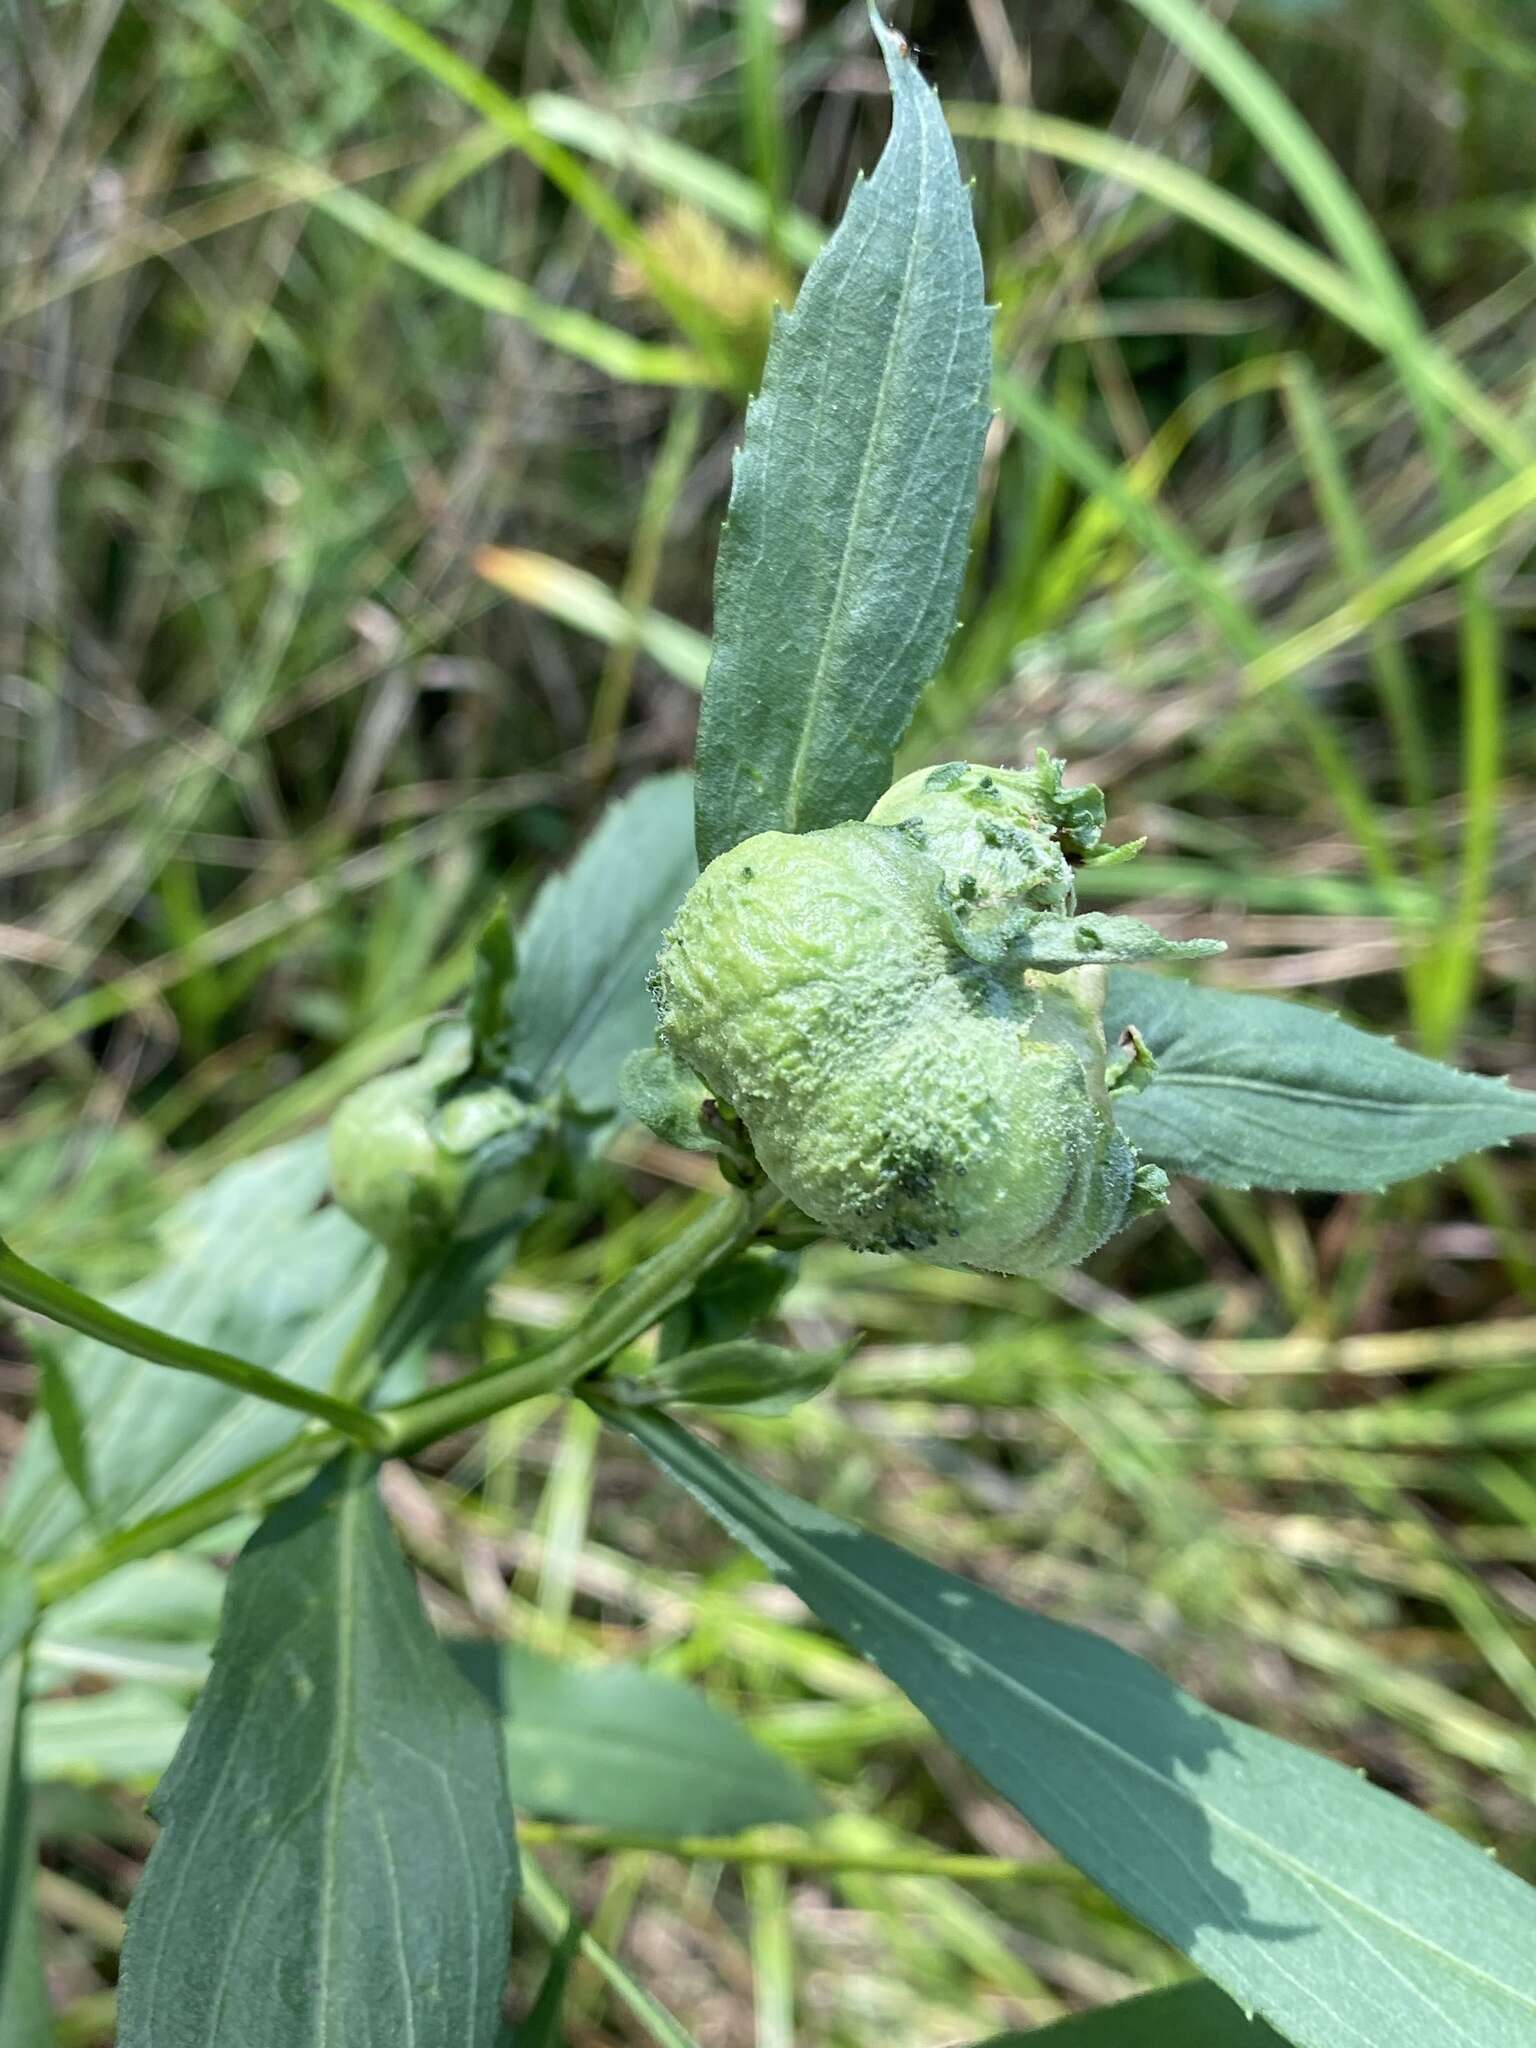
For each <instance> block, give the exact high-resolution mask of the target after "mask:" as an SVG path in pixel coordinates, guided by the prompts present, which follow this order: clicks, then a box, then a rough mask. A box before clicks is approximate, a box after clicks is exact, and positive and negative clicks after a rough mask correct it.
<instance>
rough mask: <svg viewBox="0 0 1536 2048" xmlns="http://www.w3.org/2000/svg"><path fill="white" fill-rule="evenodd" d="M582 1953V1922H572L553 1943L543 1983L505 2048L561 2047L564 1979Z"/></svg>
mask: <svg viewBox="0 0 1536 2048" xmlns="http://www.w3.org/2000/svg"><path fill="white" fill-rule="evenodd" d="M580 1954H581V1922H580V1921H579V1920H575V1919H573V1920H572V1921H571V1924H570V1926H569V1927H567V1928H566V1930H565V1932H564V1934H563V1935H562V1936H561V1937H560V1939H559V1941H558V1942H557V1943H556V1944H555V1952H554V1954H553V1955H552V1956H551V1957H550V1959H549V1968H548V1969H547V1970H546V1971H545V1973H544V1982H543V1983H542V1984H541V1985H540V1986H539V1995H538V1997H537V1998H536V1999H535V2000H534V2002H533V2006H532V2009H531V2010H530V2012H529V2014H528V2017H527V2019H525V2020H524V2021H523V2023H522V2025H521V2026H520V2027H518V2028H517V2030H516V2031H515V2032H514V2033H511V2034H509V2035H508V2036H507V2043H508V2048H563V2043H564V2039H565V2037H564V2035H563V2034H562V2032H561V2029H560V2008H561V2006H562V2005H563V2004H564V2003H565V1986H566V1980H567V1978H569V1976H570V1974H571V1965H572V1964H573V1963H574V1962H575V1960H576V1958H577V1957H578V1956H579V1955H580Z"/></svg>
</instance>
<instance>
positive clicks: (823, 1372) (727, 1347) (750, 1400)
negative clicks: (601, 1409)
mask: <svg viewBox="0 0 1536 2048" xmlns="http://www.w3.org/2000/svg"><path fill="white" fill-rule="evenodd" d="M848 1355H849V1347H848V1346H847V1345H846V1344H840V1345H838V1346H837V1347H836V1349H834V1350H829V1351H795V1350H793V1349H792V1348H790V1347H788V1346H786V1345H783V1344H767V1343H764V1342H762V1341H761V1340H760V1339H758V1338H754V1337H735V1338H731V1339H729V1340H728V1341H727V1342H725V1343H723V1344H706V1345H704V1346H703V1347H702V1348H701V1349H700V1350H697V1351H684V1352H679V1353H678V1355H677V1356H676V1357H675V1358H668V1359H666V1360H664V1361H663V1362H662V1363H661V1364H660V1365H658V1366H657V1367H656V1369H655V1370H654V1371H653V1372H648V1373H646V1374H645V1376H644V1377H643V1378H641V1379H616V1380H605V1381H604V1383H603V1385H604V1390H605V1392H606V1393H607V1394H608V1396H609V1397H610V1398H611V1399H612V1400H614V1401H617V1402H618V1404H619V1405H620V1407H623V1408H670V1407H673V1406H683V1407H690V1408H735V1409H739V1410H741V1411H742V1412H743V1413H746V1414H756V1415H787V1414H788V1412H789V1410H790V1409H791V1408H798V1407H799V1405H800V1403H801V1402H802V1401H809V1400H811V1399H812V1398H813V1397H814V1396H815V1395H817V1394H822V1393H825V1392H826V1390H827V1388H828V1387H829V1386H831V1384H832V1382H833V1380H834V1379H835V1378H836V1376H837V1373H838V1371H839V1369H840V1368H841V1367H842V1366H844V1365H846V1364H847V1363H848Z"/></svg>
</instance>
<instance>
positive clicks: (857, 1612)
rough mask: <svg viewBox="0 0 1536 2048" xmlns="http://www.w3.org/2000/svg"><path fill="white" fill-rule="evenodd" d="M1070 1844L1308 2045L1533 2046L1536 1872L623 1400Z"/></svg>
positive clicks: (701, 1493) (691, 1480)
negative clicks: (1524, 1873)
mask: <svg viewBox="0 0 1536 2048" xmlns="http://www.w3.org/2000/svg"><path fill="white" fill-rule="evenodd" d="M617 1419H620V1420H622V1422H623V1426H624V1427H625V1428H626V1429H628V1430H629V1432H630V1434H631V1435H632V1436H634V1437H635V1438H637V1439H638V1441H639V1442H640V1443H641V1444H643V1445H644V1447H645V1449H646V1450H647V1451H649V1452H650V1454H651V1456H652V1457H653V1458H654V1459H655V1460H656V1462H657V1463H658V1464H659V1465H660V1466H661V1467H662V1469H663V1470H664V1471H666V1472H668V1473H670V1474H671V1476H672V1477H673V1478H674V1479H676V1480H677V1481H678V1483H679V1484H680V1485H682V1486H684V1487H686V1488H687V1490H688V1491H689V1492H690V1493H691V1494H692V1495H693V1496H694V1498H695V1499H696V1500H698V1501H700V1502H701V1503H702V1504H703V1505H704V1507H706V1508H707V1509H708V1510H709V1512H710V1513H711V1514H712V1515H714V1516H715V1517H716V1518H717V1519H718V1520H719V1521H721V1522H722V1523H723V1524H724V1525H725V1527H726V1528H727V1529H729V1530H730V1531H731V1533H732V1534H733V1535H734V1536H736V1537H737V1538H738V1540H739V1541H741V1542H743V1543H745V1544H746V1545H747V1547H748V1548H749V1549H750V1550H752V1551H754V1552H755V1553H756V1554H757V1556H758V1557H760V1558H761V1559H762V1561H763V1563H764V1564H765V1565H767V1567H768V1569H769V1570H770V1571H771V1572H772V1573H773V1574H774V1576H775V1577H776V1578H778V1579H780V1580H782V1581H783V1583H784V1584H786V1585H788V1586H791V1587H793V1588H794V1590H795V1592H797V1593H798V1594H799V1595H800V1597H801V1599H802V1600H804V1601H805V1603H806V1604H807V1606H808V1607H810V1608H811V1610H812V1611H813V1612H814V1613H815V1614H817V1615H819V1616H820V1617H821V1619H822V1620H823V1621H824V1622H826V1624H827V1625H828V1627H829V1628H832V1629H835V1630H836V1631H837V1633H838V1634H839V1635H840V1636H842V1638H843V1639H844V1641H845V1642H847V1643H849V1644H851V1645H852V1646H853V1647H854V1648H856V1649H858V1650H860V1651H862V1652H863V1654H864V1655H865V1656H866V1657H869V1658H870V1659H871V1660H872V1661H873V1662H874V1663H876V1664H878V1665H879V1666H880V1668H881V1670H883V1671H884V1672H885V1673H886V1675H887V1676H888V1677H890V1678H892V1679H894V1680H895V1681H896V1683H897V1684H898V1685H899V1686H900V1687H901V1689H902V1691H903V1692H905V1693H906V1694H907V1695H908V1697H909V1698H910V1699H912V1700H913V1701H914V1702H915V1703H916V1704H917V1706H919V1707H920V1708H921V1709H922V1711H923V1712H924V1713H925V1714H926V1715H927V1716H928V1718H929V1720H930V1721H932V1723H933V1725H934V1727H935V1728H937V1729H938V1731H939V1732H940V1734H941V1735H943V1736H945V1737H946V1739H947V1740H948V1741H949V1742H951V1743H952V1744H953V1745H954V1747H955V1748H956V1749H957V1750H958V1751H959V1752H960V1754H961V1755H962V1756H963V1757H965V1758H966V1759H967V1760H968V1761H969V1762H970V1763H972V1764H973V1765H974V1766H975V1767H976V1769H977V1770H978V1771H980V1772H981V1773H982V1775H983V1776H984V1777H985V1778H987V1779H988V1780H989V1781H990V1783H992V1784H993V1785H995V1786H996V1788H997V1789H998V1791H999V1792H1001V1793H1002V1794H1003V1796H1004V1797H1005V1798H1007V1799H1009V1800H1011V1801H1012V1803H1013V1804H1014V1805H1015V1806H1016V1807H1017V1808H1018V1809H1019V1811H1020V1812H1021V1813H1022V1814H1024V1816H1025V1817H1026V1819H1028V1820H1030V1821H1031V1822H1033V1824H1034V1825H1035V1826H1036V1827H1038V1828H1039V1829H1040V1831H1041V1833H1042V1834H1043V1835H1045V1836H1046V1837H1047V1839H1048V1840H1050V1841H1051V1842H1054V1843H1055V1845H1056V1847H1057V1848H1058V1849H1059V1850H1060V1851H1061V1852H1062V1854H1063V1855H1064V1856H1067V1857H1068V1858H1070V1860H1071V1861H1072V1862H1073V1863H1075V1864H1077V1865H1078V1867H1079V1868H1080V1869H1082V1870H1084V1871H1086V1872H1087V1873H1088V1875H1089V1876H1090V1877H1091V1878H1093V1880H1094V1881H1095V1883H1097V1884H1099V1885H1102V1886H1103V1888H1104V1890H1105V1891H1107V1892H1108V1893H1109V1894H1110V1895H1111V1896H1112V1897H1114V1898H1116V1899H1118V1900H1119V1901H1120V1902H1121V1903H1122V1904H1123V1905H1124V1906H1125V1907H1127V1908H1128V1910H1129V1911H1131V1912H1133V1913H1135V1914H1136V1915H1137V1916H1138V1918H1140V1919H1141V1920H1143V1921H1145V1922H1146V1924H1147V1925H1148V1926H1149V1927H1151V1928H1153V1929H1154V1930H1155V1931H1156V1932H1157V1933H1159V1934H1161V1935H1163V1936H1164V1937H1165V1938H1166V1939H1167V1940H1169V1941H1171V1942H1172V1943H1173V1944H1174V1945H1175V1947H1177V1948H1179V1949H1181V1950H1182V1951H1183V1952H1184V1954H1185V1955H1187V1956H1189V1957H1190V1959H1191V1960H1192V1961H1193V1962H1194V1963H1195V1964H1196V1965H1197V1966H1198V1967H1199V1968H1200V1969H1201V1970H1203V1971H1204V1972H1205V1973H1206V1975H1207V1976H1209V1977H1211V1978H1213V1979H1214V1980H1215V1981H1216V1982H1217V1983H1218V1984H1220V1985H1222V1986H1223V1987H1224V1988H1225V1989H1226V1990H1227V1991H1228V1992H1230V1993H1231V1995H1232V1996H1233V1997H1234V1998H1235V1999H1237V2001H1238V2002H1239V2004H1240V2005H1242V2006H1243V2007H1244V2008H1245V2009H1252V2010H1253V2011H1256V2012H1259V2013H1262V2014H1263V2015H1264V2017H1265V2018H1266V2019H1268V2020H1269V2021H1271V2022H1272V2023H1273V2024H1274V2025H1275V2026H1276V2027H1277V2028H1278V2029H1279V2030H1280V2032H1281V2033H1282V2034H1284V2035H1285V2036H1286V2037H1287V2038H1288V2039H1289V2040H1291V2041H1294V2042H1296V2043H1297V2044H1298V2048H1340V2044H1341V2043H1351V2044H1354V2043H1359V2044H1361V2048H1364V2044H1367V2043H1369V2044H1371V2048H1375V2044H1377V2043H1379V2042H1390V2043H1393V2044H1396V2048H1445V2044H1446V2043H1448V2042H1458V2043H1465V2044H1467V2048H1471V2044H1473V2043H1475V2044H1476V2048H1525V2044H1527V2043H1529V2042H1530V2041H1531V2040H1532V2039H1536V1891H1533V1890H1532V1889H1531V1888H1530V1887H1529V1886H1528V1885H1524V1884H1522V1883H1521V1882H1520V1881H1519V1879H1518V1878H1515V1877H1512V1876H1511V1875H1510V1874H1509V1872H1507V1871H1504V1870H1501V1869H1500V1868H1499V1867H1498V1865H1497V1864H1495V1863H1492V1862H1490V1860H1489V1859H1488V1858H1487V1857H1486V1856H1484V1855H1482V1854H1481V1853H1480V1851H1478V1850H1477V1849H1475V1848H1474V1847H1473V1846H1472V1844H1471V1843H1470V1842H1466V1841H1463V1840H1462V1839H1461V1838H1460V1837H1459V1836H1457V1835H1454V1834H1452V1833H1451V1832H1450V1830H1449V1829H1447V1828H1442V1827H1439V1826H1437V1825H1436V1823H1435V1822H1433V1821H1431V1820H1429V1819H1427V1818H1426V1817H1425V1816H1424V1815H1423V1814H1421V1813H1417V1812H1415V1811H1414V1809H1413V1808H1412V1807H1410V1806H1408V1805H1406V1804H1404V1803H1403V1802H1402V1801H1400V1800H1397V1799H1393V1798H1391V1797H1389V1796H1388V1795H1387V1794H1386V1793H1384V1792H1379V1791H1377V1790H1376V1789H1375V1787H1374V1786H1372V1785H1369V1784H1367V1783H1366V1782H1365V1780H1364V1779H1363V1778H1360V1777H1357V1776H1356V1775H1355V1774H1354V1773H1353V1772H1351V1771H1347V1770H1344V1769H1343V1768H1341V1767H1340V1766H1339V1765H1338V1764H1335V1763H1330V1762H1329V1761H1327V1760H1326V1759H1325V1758H1323V1757H1319V1756H1313V1755H1312V1754H1310V1753H1309V1752H1308V1751H1306V1750H1304V1749H1298V1748H1296V1747H1294V1746H1293V1745H1292V1744H1290V1743H1288V1742H1281V1741H1279V1740H1277V1739H1276V1738H1275V1737H1274V1736H1271V1735H1265V1734H1263V1733H1261V1732H1260V1731H1259V1730H1258V1729H1255V1728H1247V1727H1244V1726H1243V1725H1242V1724H1241V1723H1240V1722H1237V1721H1232V1720H1229V1719H1228V1718H1227V1717H1226V1716H1225V1715H1224V1714H1217V1713H1213V1712H1212V1711H1211V1710H1210V1709H1209V1708H1208V1707H1204V1706H1202V1705H1201V1704H1200V1703H1199V1701H1197V1700H1195V1699H1192V1698H1191V1697H1190V1696H1189V1695H1188V1694H1187V1693H1183V1692H1180V1691H1179V1689H1178V1688H1177V1686H1174V1685H1171V1684H1170V1683H1169V1682H1168V1680H1167V1679H1165V1678H1164V1677H1163V1676H1162V1675H1161V1674H1160V1673H1159V1672H1157V1671H1156V1670H1154V1669H1153V1667H1152V1666H1151V1665H1150V1664H1145V1663H1143V1662H1142V1661H1141V1660H1140V1659H1139V1658H1137V1657H1131V1656H1128V1655H1127V1654H1126V1653H1125V1652H1124V1651H1123V1650H1120V1649H1117V1648H1116V1647H1115V1646H1114V1644H1112V1643H1109V1642H1106V1641H1104V1640H1103V1639H1102V1638H1101V1637H1099V1636H1095V1635H1090V1634H1089V1633H1088V1632H1087V1631H1085V1630H1083V1629H1075V1628H1068V1627H1064V1626H1063V1625H1062V1624H1061V1623H1059V1622H1053V1621H1047V1620H1045V1619H1044V1618H1043V1617H1042V1616H1040V1615H1036V1614H1031V1613H1029V1612H1027V1611H1026V1610H1025V1609H1023V1608H1019V1607H1014V1606H1011V1605H1010V1604H1009V1603H1008V1602H1007V1601H1006V1600H1002V1599H1000V1598H999V1597H998V1596H997V1595H996V1594H995V1593H992V1592H989V1591H987V1590H986V1589H985V1588H984V1587H981V1586H977V1585H972V1584H970V1583H968V1582H967V1581H966V1580H964V1579H960V1578H956V1577H955V1576H954V1575H953V1574H952V1573H950V1572H945V1571H940V1570H939V1569H938V1568H937V1566H935V1565H931V1564H928V1563H926V1562H924V1560H923V1559H921V1558H918V1557H913V1556H911V1555H910V1554H909V1553H908V1552H906V1551H904V1550H900V1549H898V1548H897V1547H896V1545H894V1544H892V1543H886V1542H883V1541H882V1540H881V1539H880V1538H878V1537H875V1536H870V1535H868V1534H866V1533H865V1532H864V1531H863V1530H861V1529H857V1528H854V1527H853V1526H852V1525H851V1524H850V1523H847V1522H843V1521H839V1520H838V1519H837V1518H836V1517H835V1516H833V1515H829V1514H825V1513H823V1512H822V1511H821V1510H820V1509H817V1508H813V1507H810V1506H808V1505H807V1504H806V1503H805V1502H804V1501H799V1500H796V1499H794V1498H793V1497H792V1496H790V1495H789V1494H785V1493H781V1492H780V1491H779V1489H778V1488H777V1487H774V1486H771V1485H769V1484H767V1483H766V1482H765V1481H763V1480H760V1479H755V1478H753V1477H752V1476H750V1475H749V1474H747V1473H745V1472H742V1471H740V1470H739V1469H737V1468H736V1467H734V1466H733V1465H731V1464H730V1463H728V1462H727V1460H726V1459H725V1458H723V1457H722V1456H721V1455H720V1454H719V1453H718V1452H716V1451H713V1450H711V1449H710V1448H709V1447H708V1446H707V1445H705V1444H703V1443H701V1442H699V1441H698V1440H697V1439H696V1438H695V1437H693V1436H691V1435H689V1434H688V1433H687V1432H686V1431H684V1430H682V1429H680V1428H679V1427H678V1426H677V1424H676V1423H674V1422H671V1421H669V1420H666V1419H664V1418H662V1417H660V1416H656V1415H653V1414H634V1413H626V1414H624V1415H623V1416H621V1417H619V1418H617Z"/></svg>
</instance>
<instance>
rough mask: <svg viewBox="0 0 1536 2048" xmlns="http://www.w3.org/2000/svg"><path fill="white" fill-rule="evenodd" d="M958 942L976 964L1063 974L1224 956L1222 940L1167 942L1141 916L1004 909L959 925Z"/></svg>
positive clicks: (1173, 940) (969, 919) (1005, 907)
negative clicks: (1009, 963) (1004, 963)
mask: <svg viewBox="0 0 1536 2048" xmlns="http://www.w3.org/2000/svg"><path fill="white" fill-rule="evenodd" d="M958 929H959V935H960V939H961V943H962V944H963V945H964V946H965V948H966V950H967V951H969V952H973V953H974V954H975V955H976V956H977V958H978V959H982V960H996V959H1000V958H1002V957H1003V956H1004V955H1006V956H1007V958H1008V959H1010V960H1013V961H1016V962H1017V963H1018V964H1019V966H1021V967H1038V968H1041V969H1043V970H1044V971H1045V972H1047V973H1052V974H1056V973H1062V972H1065V971H1066V970H1067V969H1068V968H1072V967H1108V966H1110V965H1112V964H1121V963H1124V962H1129V961H1136V960H1203V959H1205V958H1206V957H1207V956H1208V955H1209V954H1212V953H1224V952H1225V951H1226V947H1225V945H1224V944H1223V942H1222V941H1221V940H1220V939H1169V938H1165V937H1164V936H1163V934H1162V933H1161V932H1160V931H1157V930H1155V929H1154V928H1153V927H1152V926H1151V925H1149V924H1143V923H1142V921H1141V919H1140V918H1139V917H1110V916H1100V915H1099V914H1098V913H1097V912H1092V913H1090V914H1088V915H1086V916H1083V917H1059V916H1057V915H1056V914H1055V913H1054V912H1053V911H1048V910H1024V911H1020V910H1016V909H1013V908H1011V907H1009V906H1007V905H1004V906H1002V907H1001V908H1000V909H998V910H996V911H995V912H994V911H988V912H987V913H985V914H984V915H983V916H981V917H978V918H968V919H966V920H964V921H963V922H961V923H959V926H958Z"/></svg>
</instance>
